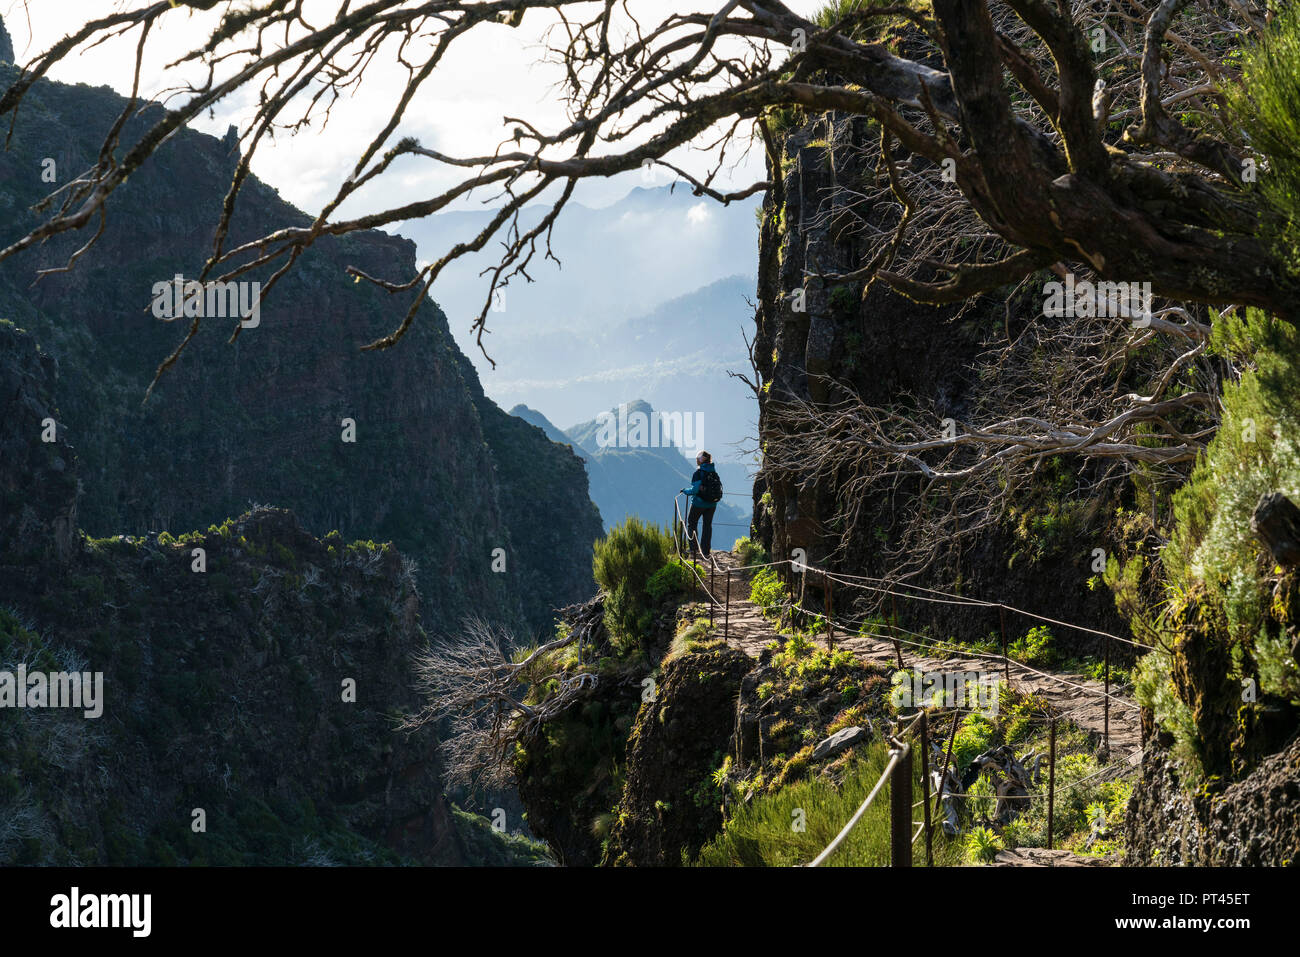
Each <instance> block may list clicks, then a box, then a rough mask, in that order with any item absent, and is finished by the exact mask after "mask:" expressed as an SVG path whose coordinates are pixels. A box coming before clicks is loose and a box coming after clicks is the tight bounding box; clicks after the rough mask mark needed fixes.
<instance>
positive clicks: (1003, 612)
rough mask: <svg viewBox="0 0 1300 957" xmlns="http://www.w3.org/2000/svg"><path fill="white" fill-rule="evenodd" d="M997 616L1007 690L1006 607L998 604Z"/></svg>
mask: <svg viewBox="0 0 1300 957" xmlns="http://www.w3.org/2000/svg"><path fill="white" fill-rule="evenodd" d="M998 617H999V618H1000V619H1001V621H1002V677H1003V679H1004V680H1005V681H1006V683H1007V690H1010V689H1011V659H1010V658H1009V657H1007V607H1006V605H1002V604H999V605H998Z"/></svg>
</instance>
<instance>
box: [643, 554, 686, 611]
mask: <svg viewBox="0 0 1300 957" xmlns="http://www.w3.org/2000/svg"><path fill="white" fill-rule="evenodd" d="M697 573H698V568H697ZM694 583H695V575H694V574H692V573H691V569H690V567H689V566H687V565H686V564H685V563H684V562H682V561H681V560H679V559H676V558H674V559H673V560H672V561H670V562H669V563H668V564H666V565H665V566H664V567H663V568H661V569H659V571H657V572H655V573H654V574H653V575H651V576H650V580H649V581H647V582H646V586H645V588H646V591H647V592H648V593H649V595H650V597H651V598H653V599H654V600H655V601H662V600H663V599H664V598H665V597H667V596H668V595H684V594H687V593H688V592H689V591H690V589H691V586H692V585H693V584H694Z"/></svg>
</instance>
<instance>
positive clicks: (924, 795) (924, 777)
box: [921, 711, 934, 867]
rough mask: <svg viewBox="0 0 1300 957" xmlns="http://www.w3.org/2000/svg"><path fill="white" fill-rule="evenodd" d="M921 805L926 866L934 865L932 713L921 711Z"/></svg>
mask: <svg viewBox="0 0 1300 957" xmlns="http://www.w3.org/2000/svg"><path fill="white" fill-rule="evenodd" d="M921 807H922V808H924V809H925V866H926V867H934V842H933V839H932V838H931V834H930V714H929V712H926V711H922V712H921Z"/></svg>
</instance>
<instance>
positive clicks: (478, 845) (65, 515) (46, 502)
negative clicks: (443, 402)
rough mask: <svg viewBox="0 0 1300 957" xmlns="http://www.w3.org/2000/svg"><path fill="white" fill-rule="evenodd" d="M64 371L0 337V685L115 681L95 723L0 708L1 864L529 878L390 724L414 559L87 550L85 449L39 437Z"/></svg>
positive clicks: (420, 637) (416, 614)
mask: <svg viewBox="0 0 1300 957" xmlns="http://www.w3.org/2000/svg"><path fill="white" fill-rule="evenodd" d="M54 367H55V364H54V362H53V360H52V359H51V358H50V357H49V356H46V355H43V354H42V353H40V351H39V350H38V348H37V346H36V344H35V342H34V341H33V340H32V338H31V337H30V336H29V335H27V334H26V333H24V332H21V331H20V330H17V329H15V328H14V327H13V326H12V324H8V323H0V449H2V450H3V451H4V455H3V456H2V457H0V497H2V503H0V504H3V509H2V510H0V672H4V673H5V674H6V675H13V674H17V673H18V670H19V669H20V668H22V667H25V668H26V669H27V671H28V673H29V674H30V673H34V672H56V671H57V672H79V673H87V674H89V675H96V674H99V675H102V685H99V687H100V689H101V691H100V693H99V695H98V696H97V698H96V701H95V705H94V708H93V710H92V711H90V713H89V714H88V713H87V710H86V709H84V708H83V709H77V708H53V707H48V708H33V707H28V708H24V709H18V708H15V707H12V702H10V703H9V706H7V707H5V708H4V709H3V710H0V864H13V863H23V864H151V865H159V864H327V863H334V864H344V863H354V864H362V863H371V864H382V863H400V862H420V863H426V864H473V863H483V862H486V861H489V860H491V861H494V862H497V863H500V862H502V861H510V862H529V861H533V860H536V859H537V857H538V855H537V853H536V850H535V849H533V848H530V847H529V846H527V845H524V844H521V843H520V842H518V841H503V840H502V839H501V838H500V837H499V836H498V835H496V833H495V832H490V833H489V834H487V835H484V834H483V833H481V831H482V828H481V827H479V826H478V825H474V824H473V823H472V822H470V821H469V819H468V818H467V817H466V816H465V815H463V814H459V813H457V812H456V810H455V809H454V808H453V807H452V806H451V805H450V803H449V802H448V800H447V798H446V797H445V796H444V795H443V793H442V791H441V787H440V781H439V770H440V763H439V756H438V749H437V748H438V746H437V741H436V738H435V737H434V736H433V735H432V734H430V733H426V734H422V735H405V734H399V733H398V732H397V731H396V729H395V727H394V720H395V718H396V716H398V715H400V714H402V713H404V712H407V711H410V710H412V709H415V708H417V707H418V706H419V701H418V696H417V695H416V694H415V693H414V692H413V691H412V688H411V672H410V659H411V656H412V655H413V654H414V653H415V652H416V651H417V650H418V649H419V648H420V647H421V646H422V645H423V644H424V643H425V641H426V640H427V639H426V636H425V634H424V631H423V628H422V627H421V616H420V601H419V596H418V592H417V587H416V581H415V577H414V574H413V566H412V565H411V563H410V562H409V561H408V560H406V559H403V558H402V557H401V556H400V555H399V554H398V552H397V550H396V549H394V548H393V547H392V546H391V545H388V544H384V545H377V544H375V543H373V542H352V543H348V542H345V541H344V539H343V538H342V537H341V536H340V535H339V534H338V533H337V532H335V533H332V534H331V535H329V536H327V537H326V538H325V539H323V540H322V539H318V538H315V537H313V536H312V535H310V534H308V533H307V532H305V531H304V530H303V529H302V527H301V526H300V525H299V524H298V522H297V520H296V519H295V518H294V516H293V514H292V513H290V512H287V511H284V510H281V509H270V508H256V509H254V510H252V511H250V512H248V513H245V514H244V515H242V516H241V517H239V518H238V519H229V520H226V521H225V522H223V523H221V524H220V525H213V526H211V527H209V528H208V529H207V530H206V531H194V532H191V533H188V534H184V535H180V536H173V535H172V534H170V533H166V532H164V533H162V534H156V533H155V534H150V535H144V536H125V535H117V536H111V537H107V538H91V537H88V536H86V535H85V533H84V532H82V531H81V530H79V529H77V528H76V526H75V523H70V521H69V519H70V518H71V517H74V516H75V514H76V499H77V495H78V485H79V470H78V463H77V456H76V453H75V451H74V449H73V448H72V446H71V445H70V444H69V442H68V439H67V434H66V432H65V431H63V430H62V429H57V430H56V432H55V433H54V434H52V435H50V438H52V439H53V441H43V440H42V435H43V433H44V431H45V428H46V424H47V423H48V422H57V421H59V419H60V417H59V413H58V410H57V409H56V408H55V407H54V405H53V404H52V402H51V400H50V389H51V387H52V386H53V383H54ZM96 712H97V713H96ZM489 831H490V829H489Z"/></svg>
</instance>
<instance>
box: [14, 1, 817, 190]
mask: <svg viewBox="0 0 1300 957" xmlns="http://www.w3.org/2000/svg"><path fill="white" fill-rule="evenodd" d="M146 2H147V0H25V2H24V0H0V14H2V15H3V16H4V20H5V24H6V26H7V27H8V29H9V32H10V34H11V35H12V37H13V41H14V48H15V52H16V55H17V59H18V61H19V62H20V63H22V62H26V61H27V60H29V59H31V58H32V57H34V56H36V55H37V54H38V53H39V52H41V51H44V50H45V49H47V48H49V47H50V46H52V45H53V44H54V43H55V42H57V41H58V40H59V39H61V38H62V37H63V36H64V35H65V34H66V33H67V32H68V31H69V30H70V29H71V27H72V26H73V25H74V24H80V23H84V22H86V21H87V20H89V19H93V18H95V17H100V16H104V15H106V14H107V13H110V12H112V11H114V10H117V9H119V8H123V9H129V8H138V7H141V6H143V5H145V3H146ZM712 2H713V3H716V2H717V0H712ZM338 3H339V0H308V5H307V10H308V14H309V17H315V18H317V19H319V20H320V21H322V22H323V21H325V20H327V19H328V17H329V16H330V14H332V13H333V11H335V10H337V8H338ZM789 5H790V6H791V8H792V9H795V10H796V11H800V12H804V13H810V12H812V11H813V10H814V9H816V8H817V7H818V6H820V5H821V0H795V2H792V3H790V4H789ZM709 6H710V0H704V2H702V3H701V4H700V6H699V7H698V8H697V7H695V6H694V5H691V8H692V9H708V8H709ZM632 7H633V9H634V10H635V11H636V12H637V14H638V17H640V18H641V19H642V20H643V22H644V21H645V20H646V19H653V20H654V22H658V19H659V18H661V17H662V16H664V15H666V14H667V13H668V12H670V11H672V10H673V9H674V7H676V8H677V9H679V10H680V9H684V6H683V4H682V3H681V2H680V0H679V2H677V3H672V2H670V0H632ZM218 13H219V11H210V12H202V11H191V10H185V9H179V10H177V11H175V12H174V13H169V14H168V15H167V16H166V17H165V18H164V19H163V22H162V27H161V30H160V31H159V32H158V33H157V34H156V35H154V36H151V38H150V41H149V47H148V48H147V54H148V55H147V57H146V60H145V63H144V69H143V71H142V93H143V94H145V95H147V96H157V95H158V94H160V93H161V92H162V91H164V90H166V89H168V88H171V87H173V86H174V85H175V82H176V77H177V75H178V74H177V73H176V71H175V70H171V71H169V70H168V69H167V68H166V64H167V63H168V62H169V61H170V60H171V59H173V58H175V57H176V56H177V55H179V53H181V52H184V51H187V50H189V49H190V48H191V46H192V45H193V44H194V42H195V41H196V39H197V38H199V37H202V36H206V35H207V33H208V32H210V30H211V28H212V26H213V24H215V23H216V21H217V19H218ZM544 21H545V17H544V15H543V14H541V12H533V11H530V12H529V14H528V15H527V16H526V17H525V19H524V23H523V25H522V26H521V27H520V28H518V29H512V28H510V27H507V26H505V25H501V26H496V25H490V26H486V27H483V28H476V29H475V30H474V31H471V33H470V35H468V36H466V37H464V38H462V39H461V40H460V41H458V42H457V44H453V47H452V50H451V51H450V53H449V56H448V57H447V59H446V60H445V61H444V65H443V66H442V67H440V69H439V70H438V71H437V72H436V73H435V75H434V77H433V78H432V79H431V81H430V85H429V87H428V88H427V90H426V91H424V92H422V93H421V95H420V96H419V97H418V98H417V99H416V101H415V102H414V103H413V104H412V106H411V108H410V109H409V110H408V112H407V122H406V123H405V124H404V125H403V126H402V127H401V128H400V129H399V130H398V131H397V132H396V134H395V136H396V137H400V136H415V137H417V138H418V139H420V141H421V143H422V144H424V145H426V146H431V147H434V148H440V149H442V150H444V151H446V152H449V153H453V154H455V155H473V154H477V153H479V152H485V151H486V152H490V151H491V150H492V149H493V148H494V147H495V146H496V145H497V143H499V142H500V141H501V140H502V139H503V137H504V136H505V135H506V134H507V131H508V128H507V127H506V126H505V125H503V123H502V119H503V117H504V116H506V115H514V116H524V117H527V118H529V119H530V120H531V121H533V122H534V123H535V125H537V126H538V127H539V128H542V129H546V128H555V127H557V126H559V125H560V124H562V123H563V121H564V118H565V117H564V111H563V108H562V105H561V104H560V103H559V102H558V101H557V98H556V96H555V92H554V89H553V84H554V82H555V80H556V79H557V78H558V77H559V76H560V75H561V74H560V73H559V71H558V69H557V68H556V67H555V66H554V65H551V64H545V63H539V59H540V54H541V52H542V49H541V42H542V36H543V32H544V28H545V26H546V23H545V22H544ZM137 38H138V32H137V33H133V34H131V35H129V36H127V37H123V38H118V39H115V40H114V41H113V42H111V43H107V44H105V45H103V46H101V47H99V48H97V49H93V50H88V51H85V52H84V53H82V54H81V55H78V56H76V57H73V58H70V59H69V60H67V61H66V62H64V63H61V64H60V65H59V66H58V67H56V68H55V69H54V70H53V71H52V72H51V77H52V78H53V79H56V80H61V81H64V82H74V83H75V82H84V83H89V84H92V85H103V84H107V85H108V86H111V87H113V88H114V89H115V90H117V91H118V92H121V93H124V94H125V93H128V92H129V90H130V80H131V70H130V67H131V64H132V62H133V58H134V52H135V42H136V39H137ZM405 75H406V74H405V70H404V69H402V68H401V67H399V66H398V65H397V64H396V63H395V62H393V61H392V59H391V57H390V58H389V59H387V60H385V59H382V58H380V59H377V60H376V61H375V63H374V64H373V65H372V70H371V72H370V73H368V75H367V81H366V83H365V84H363V85H362V86H361V87H360V88H359V89H358V90H357V91H356V92H355V93H354V94H353V95H351V96H349V97H348V98H347V99H345V100H344V101H342V102H341V103H339V104H338V105H337V106H336V107H335V109H334V112H333V115H332V116H331V118H330V121H329V123H328V124H327V125H326V126H325V127H324V128H323V129H312V130H308V131H306V132H301V133H299V134H297V135H295V136H292V137H281V138H280V139H279V140H277V141H276V142H275V143H274V144H273V145H269V146H261V147H259V150H258V157H257V158H256V159H255V163H254V167H253V172H254V173H255V174H256V175H257V176H259V177H260V178H261V179H263V180H264V181H266V182H268V183H270V184H271V185H272V186H275V187H276V188H277V189H278V190H279V191H280V194H281V195H282V196H284V197H285V198H286V199H288V200H289V201H290V202H292V203H294V204H295V205H296V206H299V207H300V208H302V209H304V210H306V211H307V212H309V213H315V212H317V211H318V210H319V209H320V207H321V205H322V204H323V203H324V202H325V201H327V200H328V199H329V198H330V197H332V195H333V193H334V191H335V189H336V188H337V185H338V183H339V182H341V181H342V180H343V179H345V178H346V177H347V176H348V175H349V174H350V173H351V170H352V167H353V165H354V164H355V161H356V157H357V150H358V148H359V145H360V144H363V143H366V142H369V140H370V139H371V138H372V137H373V135H374V133H375V132H377V130H378V129H379V128H380V127H381V124H382V122H383V121H384V120H385V119H386V118H387V115H388V111H389V109H391V104H392V103H393V101H394V100H395V97H396V94H397V91H399V90H400V88H401V84H402V82H403V81H404V79H405ZM255 95H256V94H255V92H254V91H250V92H248V93H245V94H241V95H239V96H237V97H234V98H231V99H230V100H228V101H225V102H223V103H221V104H219V105H218V107H217V108H216V109H215V110H214V112H213V115H211V116H210V117H205V118H204V119H203V120H202V121H199V122H196V123H195V124H194V126H195V127H196V128H198V129H201V130H203V131H204V132H208V133H213V134H216V135H221V134H223V133H224V132H225V131H226V128H227V126H228V125H229V124H231V123H235V124H237V125H240V126H241V128H242V125H243V121H246V120H247V119H248V118H249V117H250V116H251V115H252V112H253V108H254V107H255V105H256V101H255ZM510 128H513V127H510ZM674 160H675V161H677V162H678V165H680V166H682V167H683V168H685V169H688V170H690V171H691V172H692V173H699V172H702V171H703V170H704V169H705V168H706V166H707V161H706V158H705V157H704V156H702V155H700V154H699V153H694V154H691V153H681V154H678V155H677V156H675V157H674ZM400 164H401V165H396V164H395V166H394V168H393V171H392V172H391V173H390V174H389V176H388V177H386V178H385V179H384V180H383V181H382V182H381V183H380V184H376V187H375V189H374V190H373V191H372V192H371V194H369V195H366V196H364V197H359V198H358V199H357V200H356V201H355V202H353V201H350V202H352V203H353V205H351V206H350V207H345V208H344V209H343V210H340V213H341V214H342V213H349V214H357V213H361V212H369V211H371V210H373V209H375V208H382V207H383V206H388V205H396V204H400V203H405V202H409V201H411V200H412V199H416V198H420V197H426V196H430V195H434V194H435V193H436V192H437V191H440V190H441V189H445V188H446V187H447V186H448V185H450V184H451V183H452V182H454V180H453V179H451V177H450V176H449V175H448V174H447V173H445V172H443V171H442V170H441V169H435V168H433V167H434V165H435V164H432V163H431V162H429V161H427V160H422V159H420V158H418V157H410V158H404V159H403V160H402V161H400ZM662 176H663V179H662V181H661V183H666V182H668V181H670V179H671V174H669V173H667V172H666V171H664V173H663V174H662ZM762 178H763V166H762V155H761V150H759V149H757V148H756V149H754V150H752V151H751V152H750V155H749V156H748V157H747V158H746V159H745V160H744V161H743V162H742V163H741V165H740V166H738V167H737V168H736V169H735V170H734V171H733V172H732V173H731V176H730V180H731V182H730V183H729V184H727V185H741V184H743V185H748V184H749V183H751V182H755V181H757V180H759V179H762ZM638 185H646V183H645V180H644V178H643V177H642V176H641V175H640V173H639V172H638V173H629V174H623V175H621V176H618V177H614V178H611V179H609V180H599V181H592V180H588V181H585V182H584V183H583V184H582V192H581V193H580V194H579V197H578V198H579V199H580V200H581V201H582V202H584V203H585V204H586V205H589V206H604V205H607V204H609V203H611V202H613V201H614V200H616V199H618V198H619V197H621V196H623V195H625V194H626V193H627V192H628V191H630V190H631V189H632V188H633V187H635V186H638Z"/></svg>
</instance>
